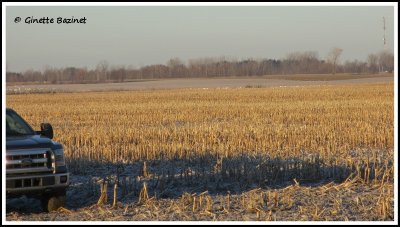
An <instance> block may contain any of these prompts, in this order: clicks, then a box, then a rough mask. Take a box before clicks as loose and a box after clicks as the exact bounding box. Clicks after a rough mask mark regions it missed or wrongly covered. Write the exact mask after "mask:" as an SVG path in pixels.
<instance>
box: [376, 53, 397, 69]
mask: <svg viewBox="0 0 400 227" xmlns="http://www.w3.org/2000/svg"><path fill="white" fill-rule="evenodd" d="M378 62H379V67H380V71H381V72H392V71H393V69H394V56H393V54H392V53H389V52H388V51H382V52H380V53H379V54H378Z"/></svg>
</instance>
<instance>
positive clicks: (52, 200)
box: [41, 192, 66, 212]
mask: <svg viewBox="0 0 400 227" xmlns="http://www.w3.org/2000/svg"><path fill="white" fill-rule="evenodd" d="M65 197H66V196H65V192H64V193H61V194H52V195H45V196H44V197H43V198H42V200H41V204H42V209H43V211H44V212H50V211H54V210H57V209H58V208H60V207H63V206H65Z"/></svg>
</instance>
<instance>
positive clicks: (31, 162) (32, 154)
mask: <svg viewBox="0 0 400 227" xmlns="http://www.w3.org/2000/svg"><path fill="white" fill-rule="evenodd" d="M53 157H54V155H52V152H51V151H50V150H48V149H35V150H33V149H32V150H8V151H7V155H6V159H7V164H6V168H7V174H30V173H43V172H52V171H53V166H52V163H53V159H54V158H53Z"/></svg>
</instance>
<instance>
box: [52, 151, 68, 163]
mask: <svg viewBox="0 0 400 227" xmlns="http://www.w3.org/2000/svg"><path fill="white" fill-rule="evenodd" d="M54 158H55V163H56V167H58V166H65V159H64V149H57V150H54Z"/></svg>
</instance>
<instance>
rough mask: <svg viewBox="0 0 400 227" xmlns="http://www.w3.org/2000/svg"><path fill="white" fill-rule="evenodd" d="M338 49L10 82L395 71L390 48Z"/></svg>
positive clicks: (10, 78) (29, 75)
mask: <svg viewBox="0 0 400 227" xmlns="http://www.w3.org/2000/svg"><path fill="white" fill-rule="evenodd" d="M336 50H337V49H336ZM333 53H334V52H333ZM338 53H339V54H336V55H335V54H333V55H330V56H331V57H328V58H327V59H326V60H322V59H319V58H318V54H317V52H312V51H305V52H294V53H290V54H288V55H287V56H286V57H285V58H283V59H280V60H275V59H261V60H255V59H246V60H236V59H228V58H225V57H220V58H199V59H191V60H189V61H187V62H186V63H184V62H183V61H182V60H180V59H179V58H172V59H170V60H169V61H168V62H167V63H166V64H156V65H147V66H143V67H141V68H139V69H132V68H126V67H124V66H121V67H111V66H110V65H109V64H108V63H107V62H106V61H102V62H100V63H99V64H98V65H97V66H96V68H95V69H91V70H88V69H87V68H76V67H67V68H61V69H57V68H51V67H47V68H45V69H44V70H43V71H36V70H28V71H25V72H23V73H16V72H7V74H6V82H39V83H54V84H57V83H104V82H124V81H131V80H142V79H160V78H194V77H226V76H233V77H235V76H262V75H277V74H280V75H282V74H327V73H333V74H334V73H357V74H361V73H378V72H386V71H388V72H392V71H393V69H394V56H393V54H391V53H388V52H380V53H378V54H370V55H369V56H368V58H367V61H365V62H364V61H359V60H354V61H346V62H344V63H342V64H337V61H338V58H339V55H340V53H341V51H340V52H338Z"/></svg>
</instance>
